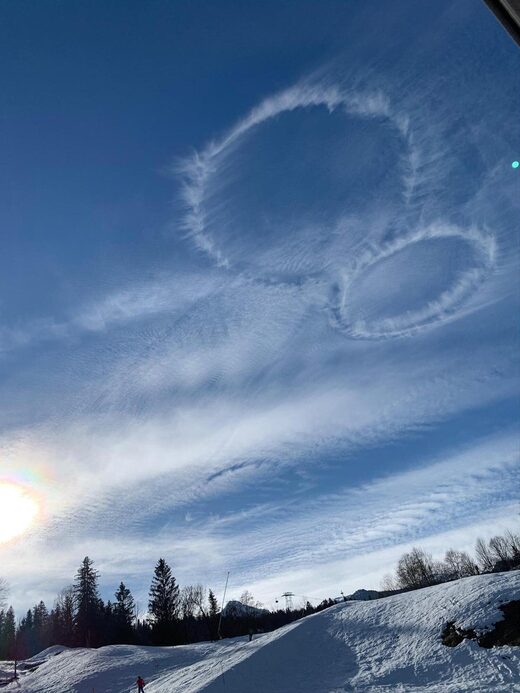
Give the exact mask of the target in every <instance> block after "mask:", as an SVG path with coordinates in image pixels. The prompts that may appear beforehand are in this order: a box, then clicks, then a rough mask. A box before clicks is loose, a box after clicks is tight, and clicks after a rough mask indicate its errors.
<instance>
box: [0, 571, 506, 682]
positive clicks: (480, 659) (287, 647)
mask: <svg viewBox="0 0 520 693" xmlns="http://www.w3.org/2000/svg"><path fill="white" fill-rule="evenodd" d="M513 599H520V571H517V572H511V573H501V574H497V575H483V576H477V577H471V578H465V579H463V580H458V581H457V582H452V583H448V584H445V585H437V586H435V587H430V588H428V589H423V590H418V591H416V592H411V593H407V594H399V595H395V596H393V597H389V598H387V599H381V600H375V601H367V602H355V601H352V602H345V603H343V604H338V605H336V606H333V607H331V608H330V609H327V610H326V611H323V612H321V613H319V614H315V615H313V616H309V617H307V618H305V619H302V620H301V621H298V622H296V623H293V624H291V625H289V626H286V627H285V628H281V629H279V630H277V631H275V632H273V633H268V634H266V635H263V636H259V637H257V638H255V640H253V642H251V643H248V642H247V638H240V639H234V640H226V641H222V642H220V643H201V644H198V645H188V646H184V647H175V648H168V647H130V646H123V645H119V646H112V647H103V648H100V649H99V650H65V651H64V652H62V653H61V654H58V655H55V656H52V657H50V658H49V659H48V661H46V662H45V663H44V664H42V665H41V666H40V667H39V668H38V669H37V670H36V671H34V672H32V673H29V674H26V675H25V676H24V678H23V679H22V681H21V689H20V688H19V687H18V686H17V685H16V684H11V685H10V686H9V687H8V688H7V689H4V690H8V691H14V690H17V691H20V690H22V691H24V692H25V693H49V692H52V693H101V692H103V693H123V692H124V693H126V692H128V691H132V690H135V687H134V686H133V683H134V682H135V679H136V677H137V675H138V674H140V675H141V676H143V677H144V679H145V680H146V681H147V682H148V684H147V686H146V693H180V692H181V691H182V693H195V692H196V691H204V693H291V692H292V691H294V692H295V693H319V692H329V693H340V692H341V693H346V692H347V691H357V692H364V691H367V692H368V691H370V693H378V692H383V691H385V692H387V693H388V692H389V691H392V692H400V693H405V692H411V691H428V692H429V693H430V692H433V691H436V692H437V691H438V692H439V693H441V692H442V693H463V692H464V691H467V692H468V693H469V692H471V693H478V692H479V691H493V692H494V693H499V692H506V691H507V692H511V691H520V648H519V647H499V648H493V649H483V648H480V647H479V646H478V645H477V644H476V643H475V642H473V641H468V640H466V641H464V642H462V643H461V644H460V645H458V646H457V647H446V646H444V645H443V644H442V643H441V637H440V636H441V631H442V628H443V626H444V624H445V623H446V622H447V621H455V623H456V624H457V625H458V626H460V627H462V628H468V629H469V628H472V629H475V630H476V631H482V630H485V629H486V628H489V627H490V626H492V625H493V624H494V623H495V622H496V621H498V620H500V619H501V618H502V612H501V611H500V610H499V609H498V606H499V604H501V603H504V602H508V601H511V600H513ZM53 654H54V652H53Z"/></svg>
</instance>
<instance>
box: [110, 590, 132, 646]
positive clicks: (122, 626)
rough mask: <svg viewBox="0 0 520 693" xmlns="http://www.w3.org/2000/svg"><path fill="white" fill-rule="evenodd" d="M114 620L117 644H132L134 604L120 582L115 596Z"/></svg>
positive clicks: (129, 593)
mask: <svg viewBox="0 0 520 693" xmlns="http://www.w3.org/2000/svg"><path fill="white" fill-rule="evenodd" d="M115 597H116V603H115V605H114V618H115V623H116V637H117V639H118V642H125V643H129V642H132V623H133V621H134V610H135V602H134V598H133V597H132V593H131V592H130V590H129V589H128V587H126V585H125V584H124V583H123V582H121V584H120V585H119V587H118V588H117V592H116V594H115Z"/></svg>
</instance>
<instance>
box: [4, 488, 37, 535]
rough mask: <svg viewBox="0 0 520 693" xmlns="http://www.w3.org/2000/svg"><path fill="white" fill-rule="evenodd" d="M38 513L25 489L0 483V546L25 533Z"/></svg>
mask: <svg viewBox="0 0 520 693" xmlns="http://www.w3.org/2000/svg"><path fill="white" fill-rule="evenodd" d="M38 512H39V504H38V502H37V501H36V499H35V498H34V495H33V494H31V492H30V491H29V490H28V489H27V488H24V487H23V486H20V485H18V484H13V483H11V482H5V481H0V544H2V543H4V542H7V541H10V540H11V539H14V538H15V537H17V536H19V535H20V534H23V533H24V532H25V531H27V530H28V529H29V528H30V527H31V525H32V524H33V523H34V521H35V520H36V517H37V516H38Z"/></svg>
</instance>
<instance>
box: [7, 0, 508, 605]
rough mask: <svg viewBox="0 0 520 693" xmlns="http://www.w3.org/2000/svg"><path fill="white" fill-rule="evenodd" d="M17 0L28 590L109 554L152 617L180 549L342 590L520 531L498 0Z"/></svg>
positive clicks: (17, 422) (13, 236) (17, 267)
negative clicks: (481, 539)
mask: <svg viewBox="0 0 520 693" xmlns="http://www.w3.org/2000/svg"><path fill="white" fill-rule="evenodd" d="M1 13H2V21H1V22H0V37H1V38H0V66H1V67H0V70H1V75H2V100H3V106H2V113H1V122H2V128H1V129H2V154H1V162H2V165H1V166H0V179H1V180H0V182H1V189H2V195H1V196H0V227H1V229H2V233H1V239H0V243H1V252H0V378H1V388H2V398H1V403H0V455H1V457H0V464H1V470H0V473H1V475H2V477H3V478H4V479H6V480H10V481H13V480H14V481H15V482H18V483H21V484H24V485H25V486H26V487H28V488H29V489H30V490H31V491H33V492H34V493H35V494H37V496H38V497H39V498H40V499H41V501H42V505H43V512H42V516H41V519H40V521H39V522H38V523H37V525H36V526H35V527H34V528H33V529H32V530H31V531H30V532H29V533H27V534H25V535H24V536H23V537H21V538H18V539H17V540H14V541H13V542H10V543H8V544H5V545H3V546H0V561H1V563H0V564H1V573H2V574H3V575H5V577H6V578H7V579H8V581H9V583H10V585H11V599H12V601H13V603H14V604H15V606H19V607H20V608H27V606H28V605H30V604H31V603H33V602H34V601H35V600H37V599H38V600H39V599H40V598H44V599H46V600H47V601H48V602H49V604H50V603H52V599H53V597H54V595H55V593H56V592H57V591H58V590H59V589H61V588H62V587H64V586H66V585H67V584H68V583H69V582H70V579H71V577H72V575H73V574H74V571H75V569H76V567H77V565H78V564H79V562H80V561H81V559H82V558H83V556H84V555H86V554H88V555H90V556H91V557H92V558H94V560H95V561H96V564H97V567H98V568H99V570H100V571H101V573H102V588H103V594H104V596H109V595H110V593H111V592H113V590H114V589H115V587H116V585H117V584H118V582H119V580H120V579H124V580H125V582H126V583H127V584H128V585H129V586H130V587H131V588H132V590H133V591H134V593H135V594H136V595H137V597H138V599H139V601H140V603H141V605H142V606H143V608H144V605H145V603H146V593H147V589H148V586H149V581H150V575H151V572H152V570H153V566H154V564H155V562H156V560H157V558H158V557H159V556H164V557H165V558H166V559H167V560H168V561H169V562H170V563H171V564H172V566H173V569H174V573H175V574H176V575H177V577H178V579H179V581H180V582H181V584H186V583H190V582H203V583H205V584H208V585H210V586H212V587H213V589H215V590H217V591H218V590H220V589H221V588H222V584H223V581H224V579H225V575H226V572H227V571H228V570H229V571H230V572H231V578H230V580H231V593H232V595H234V596H238V595H239V594H240V592H241V591H242V590H243V589H245V588H248V589H250V590H251V591H253V592H254V593H255V595H256V596H257V598H259V599H260V600H262V601H263V602H265V603H266V604H267V605H270V604H272V603H273V601H274V599H275V597H276V596H277V595H279V594H281V593H282V592H284V591H286V590H292V591H293V592H295V593H296V594H297V595H299V596H300V597H301V596H302V595H305V596H307V597H309V598H315V599H321V598H323V597H325V596H330V595H334V594H336V593H339V591H340V590H341V589H343V590H344V591H345V592H347V591H350V590H353V589H356V588H358V587H361V586H364V587H377V586H378V585H379V582H380V580H381V577H382V576H383V574H384V573H385V572H388V570H389V569H391V567H392V565H393V564H394V562H395V561H396V559H397V557H398V556H399V555H400V554H401V553H402V552H403V551H404V550H406V549H407V548H409V547H410V546H411V545H413V544H417V543H418V544H420V545H422V546H424V547H425V548H427V549H428V550H430V551H432V552H433V553H435V554H436V555H440V553H442V552H443V550H444V549H446V548H447V547H448V546H450V545H453V546H454V547H455V548H467V549H471V547H472V546H473V544H474V540H475V538H476V536H477V535H483V536H489V535H491V534H493V533H496V532H497V531H499V530H501V529H502V528H504V527H506V526H511V525H512V524H513V523H514V522H517V519H515V518H517V517H518V510H519V500H520V483H519V482H520V466H519V459H518V450H519V429H518V411H519V410H518V404H519V401H518V394H519V393H518V385H519V382H518V346H519V344H518V322H517V315H518V303H519V286H518V277H517V274H518V272H517V268H518V247H519V246H518V231H519V226H520V223H519V222H520V202H519V200H520V195H519V193H520V178H519V175H518V171H517V170H516V171H515V170H514V169H512V168H511V162H512V161H513V160H514V159H518V158H519V154H520V128H519V125H518V118H517V117H516V116H517V114H518V112H519V109H520V88H519V87H520V84H519V78H518V75H520V53H519V52H518V49H517V48H516V47H515V45H514V43H513V42H512V41H511V39H510V38H509V37H508V36H507V34H506V33H505V32H504V31H503V30H502V29H501V27H500V26H499V24H498V23H497V22H496V20H495V19H494V17H493V16H492V15H491V14H490V13H489V11H488V10H487V8H486V7H485V5H484V3H480V2H477V1H476V0H472V1H469V0H468V1H465V0H463V1H460V2H457V3H452V2H444V3H435V5H434V6H433V4H432V3H428V2H426V1H424V2H417V1H415V0H414V1H413V2H412V1H406V2H403V1H399V2H392V3H386V2H375V1H369V2H363V3H358V2H353V1H344V2H320V3H316V2H303V1H300V2H287V1H282V2H262V3H255V2H238V1H237V2H230V1H227V0H226V1H224V2H219V3H214V2H202V1H201V2H189V3H188V2H173V1H172V2H159V1H154V2H147V3H143V2H125V3H116V2H103V3H101V2H94V3H88V4H87V3H80V2H69V3H58V2H44V3H42V2H38V3H37V2H17V3H9V4H4V6H3V8H2V10H1ZM13 549H15V550H13ZM35 565H36V566H38V570H37V571H36V570H35V569H34V567H35Z"/></svg>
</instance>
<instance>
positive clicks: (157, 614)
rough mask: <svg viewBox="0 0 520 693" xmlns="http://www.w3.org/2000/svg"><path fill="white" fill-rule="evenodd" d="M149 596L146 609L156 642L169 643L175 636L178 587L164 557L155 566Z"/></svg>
mask: <svg viewBox="0 0 520 693" xmlns="http://www.w3.org/2000/svg"><path fill="white" fill-rule="evenodd" d="M149 597H150V599H149V602H148V610H149V612H150V614H151V621H152V624H153V632H154V637H155V639H156V642H157V643H158V644H166V643H168V642H170V643H171V642H172V640H173V638H174V636H175V632H174V631H175V622H176V618H175V617H176V614H177V608H178V602H179V587H178V585H177V582H176V580H175V578H174V577H173V575H172V571H171V568H170V566H169V565H168V564H167V563H166V561H165V560H164V558H160V559H159V560H158V562H157V565H156V566H155V570H154V577H153V580H152V584H151V586H150V595H149Z"/></svg>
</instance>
